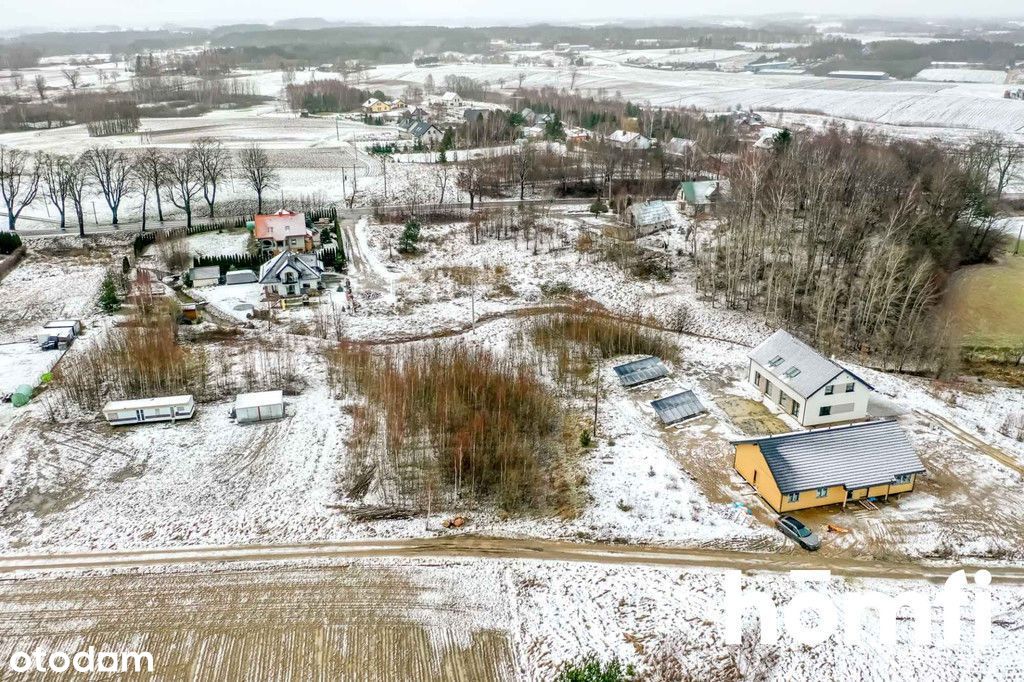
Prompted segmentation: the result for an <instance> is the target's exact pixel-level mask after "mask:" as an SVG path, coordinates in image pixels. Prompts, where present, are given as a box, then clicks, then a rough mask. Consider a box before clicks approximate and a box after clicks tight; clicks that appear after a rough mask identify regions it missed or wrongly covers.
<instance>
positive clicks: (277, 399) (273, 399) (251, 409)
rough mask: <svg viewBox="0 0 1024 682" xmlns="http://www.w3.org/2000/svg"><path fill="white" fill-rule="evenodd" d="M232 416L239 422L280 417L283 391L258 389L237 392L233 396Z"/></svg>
mask: <svg viewBox="0 0 1024 682" xmlns="http://www.w3.org/2000/svg"><path fill="white" fill-rule="evenodd" d="M231 414H232V416H233V417H234V418H235V420H236V421H237V422H238V423H239V424H245V423H249V422H261V421H266V420H268V419H280V418H281V417H283V416H284V393H282V392H281V391H260V392H258V393H239V394H238V395H237V396H235V407H234V409H232V410H231Z"/></svg>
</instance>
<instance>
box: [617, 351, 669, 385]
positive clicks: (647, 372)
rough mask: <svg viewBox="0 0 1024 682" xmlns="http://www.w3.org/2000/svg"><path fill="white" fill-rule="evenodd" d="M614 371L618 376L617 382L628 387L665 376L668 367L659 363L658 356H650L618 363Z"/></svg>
mask: <svg viewBox="0 0 1024 682" xmlns="http://www.w3.org/2000/svg"><path fill="white" fill-rule="evenodd" d="M615 373H616V374H617V375H618V376H619V382H620V383H621V384H622V385H623V386H625V387H626V388H630V387H631V386H638V385H640V384H643V383H646V382H648V381H654V380H655V379H661V378H662V377H667V376H668V369H667V368H666V367H665V365H663V364H662V363H661V359H660V358H656V357H653V356H652V357H649V358H644V359H642V360H634V361H633V362H627V363H626V364H624V365H619V366H618V367H616V368H615Z"/></svg>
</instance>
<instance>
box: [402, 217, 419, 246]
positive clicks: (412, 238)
mask: <svg viewBox="0 0 1024 682" xmlns="http://www.w3.org/2000/svg"><path fill="white" fill-rule="evenodd" d="M419 241H420V223H419V221H418V220H416V219H415V218H410V219H409V220H408V221H407V222H406V223H405V229H404V230H402V236H401V237H399V238H398V253H416V251H417V250H418V247H417V245H418V244H419Z"/></svg>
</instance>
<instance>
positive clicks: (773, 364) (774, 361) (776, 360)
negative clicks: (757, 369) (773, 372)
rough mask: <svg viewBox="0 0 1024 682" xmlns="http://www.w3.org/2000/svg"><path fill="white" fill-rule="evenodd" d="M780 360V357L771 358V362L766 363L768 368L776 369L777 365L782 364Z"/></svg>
mask: <svg viewBox="0 0 1024 682" xmlns="http://www.w3.org/2000/svg"><path fill="white" fill-rule="evenodd" d="M782 359H783V358H782V356H781V355H776V356H775V357H774V358H772V359H771V360H769V361H768V366H769V367H778V366H779V365H781V364H782Z"/></svg>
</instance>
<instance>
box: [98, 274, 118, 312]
mask: <svg viewBox="0 0 1024 682" xmlns="http://www.w3.org/2000/svg"><path fill="white" fill-rule="evenodd" d="M120 305H121V299H119V298H118V297H117V289H116V288H115V287H114V279H113V278H112V277H111V276H110V275H107V276H106V277H104V278H103V285H102V287H101V288H100V309H102V310H103V312H105V313H112V312H114V311H115V310H117V309H118V307H120Z"/></svg>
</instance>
